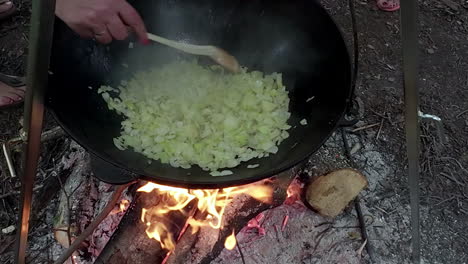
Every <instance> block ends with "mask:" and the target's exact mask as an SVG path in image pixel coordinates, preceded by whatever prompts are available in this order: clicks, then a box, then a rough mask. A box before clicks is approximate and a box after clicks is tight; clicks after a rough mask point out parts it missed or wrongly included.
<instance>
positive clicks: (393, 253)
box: [0, 0, 468, 263]
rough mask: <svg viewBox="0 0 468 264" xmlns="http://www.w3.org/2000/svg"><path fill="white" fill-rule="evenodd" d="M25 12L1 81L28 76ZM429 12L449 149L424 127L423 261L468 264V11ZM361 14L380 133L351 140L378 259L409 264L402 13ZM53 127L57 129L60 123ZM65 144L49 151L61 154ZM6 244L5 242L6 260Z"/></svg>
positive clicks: (430, 99)
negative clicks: (11, 76) (364, 185)
mask: <svg viewBox="0 0 468 264" xmlns="http://www.w3.org/2000/svg"><path fill="white" fill-rule="evenodd" d="M322 3H323V5H324V6H325V7H326V8H327V9H328V11H329V12H330V14H331V15H332V16H333V17H334V19H335V20H336V22H337V24H338V25H339V26H340V27H341V28H342V29H343V32H344V35H345V38H346V40H347V42H348V43H349V45H350V47H351V45H352V38H351V31H350V18H349V10H348V8H347V2H346V1H335V0H323V1H322ZM15 4H16V5H17V7H18V9H19V12H18V14H17V15H16V16H15V17H14V18H12V19H10V20H6V21H2V22H1V23H0V52H1V56H0V72H2V73H8V74H16V75H23V74H24V72H25V61H26V54H27V44H28V26H29V15H30V0H17V1H15ZM419 6H420V14H419V20H420V35H419V44H420V58H421V61H420V65H421V68H420V82H419V84H420V94H421V110H422V111H423V112H424V113H428V114H434V115H437V116H439V117H441V118H442V120H443V133H444V135H443V137H444V139H445V141H446V142H445V143H444V144H441V142H443V141H441V138H440V137H439V135H438V134H437V132H436V127H435V125H434V123H432V122H431V121H424V122H423V123H422V125H421V127H422V135H421V142H422V156H421V164H422V166H421V170H422V173H421V217H422V223H421V232H422V247H423V251H422V256H423V258H424V262H425V263H468V253H467V252H466V245H467V244H468V235H467V234H466V230H468V45H467V44H466V43H468V2H467V1H465V0H425V1H419ZM356 8H357V20H358V32H359V38H360V59H361V60H360V65H359V80H358V88H357V91H356V95H357V101H358V102H359V106H360V108H359V114H360V120H361V124H362V125H366V124H378V125H377V126H375V127H373V128H370V129H366V130H362V131H360V132H358V133H354V134H352V135H350V142H351V143H352V145H353V146H354V145H356V144H358V143H359V144H360V145H362V149H361V150H359V151H358V152H357V155H356V160H357V161H356V163H357V164H358V166H359V167H360V168H359V169H361V170H363V171H364V172H365V174H366V176H367V177H368V179H369V182H370V186H369V188H368V190H366V191H365V192H364V193H363V195H362V197H361V199H362V204H363V208H364V211H365V213H366V214H368V215H370V216H371V218H372V219H373V221H371V222H372V223H371V224H370V225H371V226H372V230H371V232H370V242H371V244H372V245H373V246H374V248H375V249H376V252H377V253H378V258H377V259H378V262H376V263H408V262H409V256H410V233H409V194H408V188H407V171H406V160H405V157H406V156H405V153H406V152H405V151H406V149H405V134H404V103H403V87H402V72H401V49H400V36H399V33H400V32H399V14H398V12H395V13H385V12H381V11H379V10H377V8H376V6H375V3H374V1H373V0H367V1H365V0H358V1H356ZM317 37H320V36H317ZM21 114H22V109H21V108H13V109H8V110H2V111H1V112H0V139H2V140H4V139H8V138H11V137H14V136H16V135H17V133H18V130H19V128H20V125H19V122H18V120H19V118H20V117H21ZM48 122H50V123H53V122H52V120H50V118H48ZM337 137H338V135H335V136H334V137H333V138H332V139H330V141H329V142H328V143H327V144H326V145H325V146H324V147H323V148H322V149H321V150H320V155H314V156H313V157H312V158H311V162H310V163H309V166H308V169H309V170H311V171H314V172H313V174H320V173H325V172H326V171H327V170H329V169H332V168H334V167H337V166H338V165H337V164H341V163H339V162H341V161H339V160H337V158H336V157H337V155H336V153H340V151H341V150H339V149H337V147H336V146H337V145H339V144H341V143H337V141H338V139H337ZM57 144H58V143H53V144H51V146H49V147H48V148H46V150H50V151H51V152H57V150H56V149H57V148H58V149H59V150H60V148H59V147H54V146H57ZM51 155H52V154H51ZM53 155H54V156H55V155H57V153H54V154H53ZM2 162H3V161H2ZM334 162H335V163H336V164H333V163H334ZM49 163H50V162H49ZM49 163H45V164H49ZM52 164H53V163H52ZM49 166H50V164H49ZM338 167H339V166H338ZM17 187H18V182H17V179H16V180H15V179H13V180H12V179H8V178H7V174H6V173H5V172H1V173H0V197H1V196H2V194H5V193H9V192H11V191H12V189H14V188H17ZM16 199H17V198H16V196H14V195H13V196H8V197H7V198H0V229H2V228H5V227H8V226H10V225H14V224H15V221H16V220H15V217H13V216H12V214H14V212H15V210H16V209H17V202H16ZM379 228H380V229H379ZM37 232H38V233H41V231H37ZM5 241H7V240H6V238H5V236H3V235H2V234H0V254H1V253H2V251H3V249H4V248H3V247H2V246H4V245H6V244H5V243H6V242H5ZM307 263H308V262H307ZM311 263H312V262H311ZM314 263H315V262H314Z"/></svg>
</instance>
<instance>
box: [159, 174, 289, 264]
mask: <svg viewBox="0 0 468 264" xmlns="http://www.w3.org/2000/svg"><path fill="white" fill-rule="evenodd" d="M294 176H295V173H294V170H291V171H288V172H285V173H282V174H280V175H278V176H276V177H274V178H271V179H267V180H265V181H262V182H260V183H256V184H255V185H257V186H258V184H265V185H267V186H269V187H271V189H272V190H273V193H272V196H271V200H270V203H264V202H261V201H258V200H257V199H255V198H253V197H251V196H249V195H247V194H241V195H238V196H236V197H235V198H234V199H233V201H232V202H231V203H230V204H229V205H228V206H227V207H226V208H225V211H224V218H223V224H222V227H221V228H220V229H214V228H211V227H210V226H202V227H201V228H200V229H199V230H198V232H196V233H194V232H190V231H193V229H192V228H189V229H190V230H188V231H187V232H186V233H185V234H184V235H183V236H182V237H181V239H180V241H178V242H177V245H176V247H175V248H174V250H173V253H172V254H171V255H170V256H169V257H168V259H167V262H166V263H168V264H176V263H209V262H210V261H211V260H213V259H215V258H216V257H217V256H218V255H219V254H220V253H221V251H222V250H223V249H224V247H225V242H226V239H227V238H228V237H230V236H231V235H232V233H233V232H234V233H237V232H238V231H239V230H241V229H242V228H243V227H244V226H246V225H247V224H248V222H249V221H250V220H251V219H252V218H255V216H257V215H258V214H259V213H260V212H263V211H265V210H268V209H270V208H274V207H277V206H279V205H281V204H282V203H283V202H284V200H285V199H286V197H287V188H288V186H289V183H290V182H291V181H292V179H293V178H294ZM195 217H197V215H196V216H195ZM195 231H196V230H195Z"/></svg>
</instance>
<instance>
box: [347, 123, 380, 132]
mask: <svg viewBox="0 0 468 264" xmlns="http://www.w3.org/2000/svg"><path fill="white" fill-rule="evenodd" d="M378 125H379V123H375V124H372V125H366V126H362V127H358V128H355V129H353V130H351V132H352V133H354V132H358V131H361V130H365V129H369V128H373V127H376V126H378Z"/></svg>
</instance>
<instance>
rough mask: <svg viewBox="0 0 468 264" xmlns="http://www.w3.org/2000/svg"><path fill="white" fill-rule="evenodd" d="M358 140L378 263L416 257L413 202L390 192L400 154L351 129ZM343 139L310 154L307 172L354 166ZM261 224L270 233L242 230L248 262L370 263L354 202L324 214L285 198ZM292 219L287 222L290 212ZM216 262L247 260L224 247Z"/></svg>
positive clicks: (364, 206) (369, 229) (354, 141)
mask: <svg viewBox="0 0 468 264" xmlns="http://www.w3.org/2000/svg"><path fill="white" fill-rule="evenodd" d="M348 140H349V142H350V144H351V145H352V146H356V145H357V144H359V145H361V146H364V147H362V148H361V149H360V150H358V151H357V152H356V153H354V155H353V157H354V158H355V160H356V163H357V165H358V166H359V167H362V169H361V171H362V172H363V173H364V175H365V176H366V177H367V179H368V181H369V186H368V187H367V188H366V189H365V190H364V191H363V192H361V194H360V199H361V207H362V210H363V214H364V218H365V220H366V227H367V232H368V236H369V241H367V242H368V243H369V244H370V246H371V247H372V248H373V249H374V250H373V256H372V257H373V260H374V263H410V262H409V256H410V248H409V238H410V235H409V217H408V216H409V206H408V202H407V201H402V199H401V197H400V196H398V195H397V194H395V193H393V192H388V191H387V188H388V186H389V183H388V179H389V178H390V176H391V175H392V174H394V173H395V169H394V168H392V160H393V159H394V157H392V155H389V154H383V153H382V152H379V151H377V147H376V146H375V144H373V142H372V141H373V140H372V139H370V138H368V137H363V138H359V137H356V136H352V135H348ZM349 166H350V165H349V161H348V160H347V158H346V157H345V155H344V147H343V141H342V139H341V136H340V135H339V133H335V134H334V135H333V136H332V137H331V138H330V139H329V140H328V141H327V142H326V144H325V145H324V146H323V147H322V148H321V149H320V150H319V151H318V152H317V153H316V154H315V155H314V156H313V157H312V158H311V159H310V161H309V162H308V163H307V165H306V166H305V168H304V169H303V172H304V173H305V174H306V175H307V177H308V178H309V179H313V178H314V177H317V176H320V175H323V174H326V173H328V172H330V171H332V170H335V169H339V168H346V167H349ZM261 214H263V217H261V218H263V221H262V222H261V223H260V226H261V227H262V228H264V229H265V235H260V234H259V232H257V231H256V230H252V229H249V228H247V227H245V228H243V229H242V230H241V231H240V232H239V233H238V234H237V240H238V244H239V246H240V247H241V250H242V252H243V255H244V258H245V262H246V263H370V262H371V260H370V257H369V254H368V252H367V251H366V250H363V251H362V253H360V252H359V249H360V248H361V247H362V246H363V239H362V237H361V232H360V226H359V222H358V219H357V214H356V212H355V210H354V207H353V206H351V205H350V206H348V208H347V209H346V210H345V212H344V213H343V214H342V215H340V216H338V217H337V218H336V219H328V218H325V217H322V216H320V215H318V214H317V213H315V212H313V211H311V210H310V209H308V208H306V207H304V206H303V205H302V204H301V203H295V204H293V205H287V204H283V205H281V206H279V207H276V208H273V209H270V210H267V211H265V212H263V213H261ZM286 216H288V218H289V219H288V221H287V223H286V225H285V226H284V228H283V227H282V226H283V223H284V220H285V217H286ZM212 263H216V264H218V263H242V259H241V257H240V254H239V252H238V249H234V250H231V251H230V250H227V249H224V250H223V251H222V252H221V254H220V255H219V256H218V258H216V259H215V260H214V261H213V262H212Z"/></svg>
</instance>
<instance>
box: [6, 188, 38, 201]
mask: <svg viewBox="0 0 468 264" xmlns="http://www.w3.org/2000/svg"><path fill="white" fill-rule="evenodd" d="M42 187H43V186H42V185H38V186H36V187H34V188H33V191H34V192H35V191H37V190H40V189H41V188H42ZM18 194H20V191H11V192H8V193H5V194H0V199H3V198H7V197H9V196H12V195H18Z"/></svg>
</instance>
